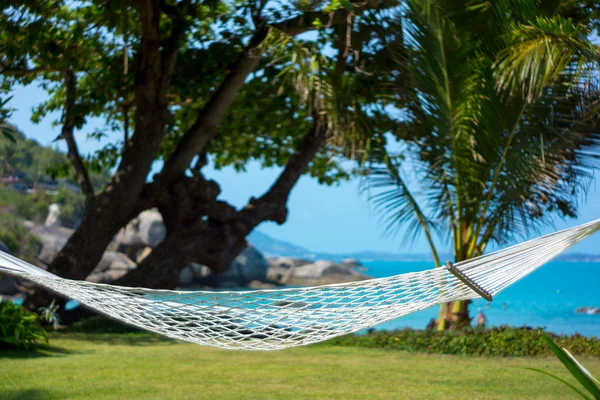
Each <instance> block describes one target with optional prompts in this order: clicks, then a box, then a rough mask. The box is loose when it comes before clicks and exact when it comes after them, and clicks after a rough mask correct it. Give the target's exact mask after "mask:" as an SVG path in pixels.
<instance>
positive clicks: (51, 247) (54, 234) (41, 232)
mask: <svg viewBox="0 0 600 400" xmlns="http://www.w3.org/2000/svg"><path fill="white" fill-rule="evenodd" d="M31 230H32V232H34V233H35V234H36V235H37V236H38V237H39V238H40V241H41V242H42V249H41V250H40V254H39V255H38V259H39V260H40V261H41V262H43V263H44V264H50V263H51V262H52V260H54V258H56V256H57V255H58V252H59V251H60V250H61V249H62V248H63V247H64V246H65V244H66V243H67V240H69V237H70V236H71V234H72V233H73V230H72V229H69V228H63V227H60V226H53V227H48V226H43V225H37V224H35V225H33V227H32V229H31Z"/></svg>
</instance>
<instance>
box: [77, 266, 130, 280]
mask: <svg viewBox="0 0 600 400" xmlns="http://www.w3.org/2000/svg"><path fill="white" fill-rule="evenodd" d="M126 273H127V270H124V269H110V270H108V271H104V272H94V273H92V274H90V276H88V277H87V278H86V279H85V280H86V281H89V282H95V283H112V282H114V281H115V280H117V279H119V278H120V277H122V276H123V275H125V274H126Z"/></svg>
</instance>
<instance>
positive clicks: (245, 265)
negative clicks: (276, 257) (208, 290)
mask: <svg viewBox="0 0 600 400" xmlns="http://www.w3.org/2000/svg"><path fill="white" fill-rule="evenodd" d="M267 270H268V263H267V260H266V259H265V257H264V256H263V255H262V254H261V253H260V252H259V251H258V250H256V248H254V247H252V246H249V247H247V248H246V249H245V250H244V251H243V252H242V253H241V254H240V255H239V256H237V257H236V258H235V260H233V262H232V263H231V266H230V267H229V269H227V271H225V272H224V273H222V274H219V275H216V274H214V273H213V272H212V271H211V270H210V269H209V268H208V267H206V266H204V265H200V264H190V265H188V266H187V267H186V268H184V269H183V270H182V271H181V273H180V274H179V282H180V285H181V287H202V286H210V287H220V288H240V287H246V286H247V285H248V284H249V283H250V282H252V281H256V282H265V281H267Z"/></svg>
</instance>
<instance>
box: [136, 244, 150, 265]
mask: <svg viewBox="0 0 600 400" xmlns="http://www.w3.org/2000/svg"><path fill="white" fill-rule="evenodd" d="M150 253H152V247H144V248H143V249H142V250H141V251H139V252H138V254H137V256H136V261H137V263H138V264H139V263H141V262H142V261H144V258H146V257H148V256H149V255H150Z"/></svg>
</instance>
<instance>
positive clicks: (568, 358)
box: [527, 335, 600, 400]
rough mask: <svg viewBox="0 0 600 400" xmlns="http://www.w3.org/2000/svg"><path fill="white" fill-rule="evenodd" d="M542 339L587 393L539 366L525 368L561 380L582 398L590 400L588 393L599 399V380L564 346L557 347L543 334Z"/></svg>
mask: <svg viewBox="0 0 600 400" xmlns="http://www.w3.org/2000/svg"><path fill="white" fill-rule="evenodd" d="M543 339H544V341H545V342H546V343H547V344H548V347H549V348H550V350H551V351H552V353H554V355H555V356H556V357H557V358H558V359H559V360H560V362H562V363H563V365H564V366H565V367H566V368H567V370H568V371H569V373H570V374H571V375H572V376H573V377H574V378H575V379H576V380H577V381H578V382H579V383H580V384H581V386H583V387H584V388H585V390H587V392H589V393H586V392H584V391H582V390H581V389H579V388H577V387H576V386H574V385H572V384H571V383H569V382H567V381H566V380H564V379H562V378H560V377H559V376H557V375H554V374H553V373H551V372H548V371H545V370H542V369H539V368H527V369H530V370H532V371H536V372H539V373H541V374H544V375H547V376H549V377H551V378H552V379H555V380H557V381H559V382H561V383H562V384H564V385H566V386H568V387H569V388H571V389H573V391H574V392H575V393H577V394H578V395H579V396H580V397H581V398H583V399H586V400H592V397H590V396H589V395H591V396H593V398H594V399H596V400H598V399H600V382H599V381H598V379H596V378H595V377H594V376H593V375H592V374H591V373H590V372H589V371H588V370H587V369H585V367H584V366H583V365H581V364H580V363H579V361H577V359H575V357H573V355H572V354H571V353H570V352H569V351H568V350H567V349H565V348H564V347H562V348H561V347H558V346H557V345H556V344H555V343H554V342H553V341H552V339H550V338H549V337H548V336H546V335H544V336H543ZM588 394H589V395H588Z"/></svg>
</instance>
